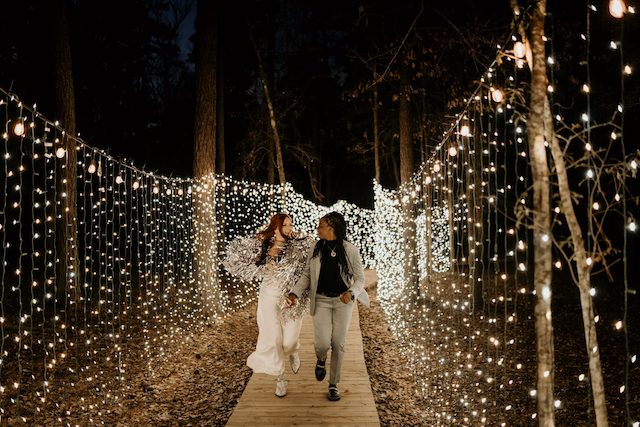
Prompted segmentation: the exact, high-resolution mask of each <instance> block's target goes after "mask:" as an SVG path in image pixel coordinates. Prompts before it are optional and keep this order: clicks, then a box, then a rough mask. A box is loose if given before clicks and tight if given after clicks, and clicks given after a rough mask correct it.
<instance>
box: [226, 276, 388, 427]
mask: <svg viewBox="0 0 640 427" xmlns="http://www.w3.org/2000/svg"><path fill="white" fill-rule="evenodd" d="M374 280H375V276H373V277H372V275H371V273H370V272H367V284H371V283H372V282H373V281H374ZM299 354H300V361H301V366H300V371H299V372H298V374H297V375H294V374H293V373H292V372H291V371H288V372H286V376H287V379H288V380H289V385H288V388H287V395H286V396H285V397H282V398H279V397H277V396H276V395H275V386H276V381H275V377H273V376H270V375H264V374H253V375H252V376H251V379H250V380H249V383H248V384H247V387H246V388H245V390H244V393H243V394H242V396H241V398H240V400H239V401H238V404H237V406H236V408H235V410H234V411H233V414H231V417H230V418H229V421H228V422H227V426H231V427H234V426H256V425H260V426H283V425H296V426H298V425H299V426H305V425H306V426H308V425H331V426H363V427H364V426H379V425H380V420H379V418H378V412H377V409H376V405H375V401H374V399H373V392H372V391H371V383H370V382H369V375H368V373H367V368H366V365H365V363H364V353H363V350H362V333H361V332H360V321H359V313H358V307H355V308H354V311H353V317H352V319H351V324H350V325H349V332H348V336H347V342H346V344H345V357H344V360H343V363H342V374H341V380H340V383H339V384H338V388H339V389H340V394H341V396H342V398H341V399H340V400H339V401H337V402H331V401H329V400H328V399H327V387H328V379H329V369H330V358H331V355H330V354H329V355H328V357H327V377H326V378H325V380H324V381H321V382H318V381H316V379H315V374H314V370H315V362H316V356H315V351H314V349H313V323H312V319H311V317H310V316H309V315H307V316H306V317H305V319H304V321H303V324H302V331H301V333H300V351H299ZM287 369H289V366H288V363H287Z"/></svg>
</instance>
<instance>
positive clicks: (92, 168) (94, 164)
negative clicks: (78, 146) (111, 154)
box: [87, 160, 96, 173]
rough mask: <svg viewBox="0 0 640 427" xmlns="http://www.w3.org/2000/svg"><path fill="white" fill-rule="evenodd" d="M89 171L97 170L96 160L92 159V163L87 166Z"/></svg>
mask: <svg viewBox="0 0 640 427" xmlns="http://www.w3.org/2000/svg"><path fill="white" fill-rule="evenodd" d="M87 172H89V173H95V172H96V162H95V161H93V160H92V161H91V163H90V164H89V167H88V168H87Z"/></svg>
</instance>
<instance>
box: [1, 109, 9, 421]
mask: <svg viewBox="0 0 640 427" xmlns="http://www.w3.org/2000/svg"><path fill="white" fill-rule="evenodd" d="M9 102H10V101H9V99H7V100H6V103H5V100H4V99H0V105H4V106H5V108H4V109H5V114H4V115H3V116H4V117H3V119H4V123H5V126H4V129H3V133H2V145H3V146H4V153H3V160H4V161H3V167H4V170H3V172H4V177H3V178H4V179H3V180H2V181H3V187H4V188H3V192H2V195H0V197H2V212H1V215H2V223H1V228H0V232H1V233H2V264H1V265H0V270H1V273H0V278H1V279H2V290H0V333H1V334H2V336H1V337H0V340H1V341H0V393H1V394H2V395H3V398H4V395H5V393H6V392H7V390H6V388H7V387H9V384H8V383H7V382H5V380H4V375H3V374H4V372H3V371H5V365H6V361H7V357H8V355H9V354H8V351H7V350H6V348H7V347H8V346H9V343H6V344H7V345H6V347H5V341H6V340H7V335H6V333H5V326H4V325H5V322H6V319H7V313H5V306H4V301H5V292H6V289H5V288H6V287H5V286H4V284H5V283H6V277H7V271H6V268H5V266H6V265H7V249H8V247H7V214H6V212H7V205H8V200H7V194H8V192H7V185H8V180H7V177H8V175H9V167H8V164H9V163H8V160H9V147H8V144H9V129H8V125H9V111H8V105H7V104H8V103H9ZM5 384H6V385H5ZM4 414H5V410H4V408H2V415H4Z"/></svg>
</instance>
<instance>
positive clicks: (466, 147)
mask: <svg viewBox="0 0 640 427" xmlns="http://www.w3.org/2000/svg"><path fill="white" fill-rule="evenodd" d="M589 7H590V9H591V10H592V11H593V12H596V11H597V8H594V7H593V6H591V5H590V6H589ZM625 10H626V12H625V13H627V14H628V13H629V10H628V9H625ZM632 12H633V10H632ZM576 36H577V35H576ZM582 37H583V38H585V36H584V35H582ZM547 42H548V43H549V44H551V41H550V40H547ZM611 46H615V47H618V46H620V43H619V42H617V41H614V42H611ZM547 63H548V65H549V66H553V65H555V58H554V57H553V55H550V56H549V58H548V61H547ZM631 69H632V66H631V65H630V64H626V63H624V61H622V60H621V71H620V75H621V76H622V77H623V78H624V76H626V75H629V74H630V72H631ZM528 80H529V73H528V69H527V65H526V49H525V45H524V44H523V43H522V41H521V40H520V39H519V37H518V36H517V35H515V34H514V35H512V36H510V37H509V40H508V42H507V43H505V44H504V45H502V46H498V53H497V59H496V61H495V62H494V63H493V64H492V65H491V66H490V67H489V68H488V69H487V70H486V71H485V72H484V73H483V74H482V76H481V78H480V83H479V84H478V86H477V87H476V89H475V91H474V92H473V94H472V95H471V96H470V97H469V98H468V99H467V100H466V108H465V109H464V110H463V111H462V112H460V113H459V114H457V115H456V119H455V120H454V121H453V123H450V124H449V126H447V128H446V131H445V132H444V133H443V138H442V140H441V142H440V143H439V144H438V146H437V149H436V150H435V151H434V153H433V155H432V156H431V157H430V158H429V159H428V160H427V161H426V162H425V163H423V164H422V165H421V167H420V169H419V170H418V172H417V173H416V174H415V175H414V177H413V179H412V180H411V182H409V183H407V184H405V185H404V186H402V187H400V188H398V189H396V190H388V189H384V188H382V187H381V186H380V185H378V184H374V192H375V209H374V210H375V215H376V224H377V225H376V227H377V230H378V232H377V233H376V257H375V258H376V268H377V272H378V277H379V281H378V296H379V298H380V302H381V305H382V307H383V309H384V310H385V312H386V314H387V318H388V319H389V321H390V324H391V329H392V331H393V332H394V334H395V335H396V336H397V337H398V339H399V342H400V344H401V348H402V350H403V352H404V353H405V355H406V356H407V358H408V359H409V361H410V363H409V366H410V368H411V370H412V371H413V374H414V378H415V380H416V384H417V385H418V387H419V389H420V391H421V393H422V397H423V398H424V399H425V400H424V402H425V407H426V408H431V410H432V412H433V413H432V414H431V415H432V416H433V418H434V419H437V420H438V423H439V424H442V425H513V424H516V425H518V424H523V423H530V422H535V420H536V418H537V415H536V401H535V399H536V390H535V384H536V379H535V378H536V377H535V375H536V374H535V363H536V354H535V344H536V343H535V341H534V317H533V316H534V313H533V300H534V298H535V289H534V287H533V283H531V277H533V275H532V271H530V270H531V269H532V264H531V259H532V253H531V251H530V249H529V248H530V247H531V245H530V239H531V232H530V230H531V225H532V224H531V219H530V218H531V208H532V206H533V203H532V200H531V197H532V195H531V193H530V186H531V178H530V172H529V160H528V152H529V149H528V145H527V127H526V122H527V102H528V101H527V99H528V94H527V90H528ZM623 81H624V80H623ZM585 84H586V83H585ZM548 91H549V94H553V93H554V92H555V91H557V88H556V87H555V82H553V81H552V84H550V85H549V88H548ZM583 91H584V92H585V93H586V94H587V95H588V93H589V91H588V87H587V90H584V89H583ZM621 93H622V94H623V95H624V89H623V88H622V89H621ZM623 111H624V109H623V108H622V104H620V106H618V108H617V113H616V112H613V113H616V114H614V117H615V116H616V115H617V116H619V117H621V118H623V117H624V114H623ZM585 114H586V115H588V112H587V113H584V114H577V115H576V117H575V120H574V118H573V117H572V118H570V119H566V118H563V117H561V116H560V115H557V116H556V117H555V122H556V124H557V126H558V131H559V132H560V135H564V136H566V135H567V134H566V133H564V134H563V133H562V132H565V131H566V129H574V130H575V129H582V128H585V127H586V129H588V130H591V128H592V126H593V123H592V119H591V117H586V116H585ZM600 121H601V123H602V122H606V120H602V118H600ZM600 126H601V127H603V128H607V129H609V130H608V131H606V132H607V135H608V132H612V135H614V136H613V137H612V138H614V139H615V138H616V137H617V138H618V139H620V136H621V135H620V132H621V129H622V128H623V126H621V125H619V124H618V123H616V122H615V121H614V122H613V123H604V124H601V125H600ZM574 133H579V131H576V132H574ZM585 138H586V142H587V144H585V150H586V151H587V153H589V152H593V151H591V150H593V145H594V144H595V143H596V142H595V141H594V140H595V139H596V138H600V139H602V132H600V133H593V134H592V133H591V132H589V133H588V134H586V136H585ZM608 139H609V138H608V137H605V138H604V141H603V146H607V145H608ZM599 152H600V153H603V151H599ZM606 154H609V157H607V155H604V156H602V155H601V156H600V158H599V159H598V160H597V163H598V164H599V165H600V170H601V171H603V170H604V169H605V168H606V167H610V166H611V165H612V164H615V162H616V160H615V155H614V154H616V155H617V154H620V153H619V152H618V151H616V150H613V151H612V152H608V151H607V152H606ZM637 156H638V153H633V154H631V155H626V156H625V155H624V153H622V156H621V158H623V159H625V160H624V161H623V162H622V167H618V168H617V169H615V170H616V171H617V176H618V179H617V180H616V179H615V178H614V179H613V180H611V181H613V184H612V183H609V184H606V183H605V178H604V177H603V176H602V177H600V176H596V173H595V170H596V169H595V168H589V167H586V166H588V165H590V164H593V163H594V161H595V160H594V158H590V157H589V156H585V157H583V159H582V160H583V161H582V162H577V163H576V164H575V165H574V169H575V168H576V167H577V168H578V169H580V168H584V170H585V171H586V172H587V173H589V172H588V171H589V170H591V175H590V176H587V179H590V180H591V183H590V185H588V186H587V185H584V186H583V187H581V188H579V189H576V190H577V191H581V192H583V193H582V194H583V196H584V197H585V199H586V200H588V201H589V207H590V208H594V203H596V202H597V200H595V201H592V199H593V198H594V197H595V198H596V199H598V198H601V197H602V196H603V194H602V191H603V189H604V188H605V187H606V186H607V185H609V186H610V187H615V188H617V189H618V190H617V193H616V195H614V194H610V195H608V196H607V197H608V198H609V199H612V200H610V201H608V202H607V206H611V205H610V204H609V203H612V204H616V203H617V205H618V206H617V209H618V210H620V211H621V212H622V215H623V217H624V218H626V220H625V221H624V223H625V225H626V229H625V233H629V232H633V231H635V220H634V219H633V216H632V215H631V213H630V211H627V210H626V209H627V208H626V207H625V206H626V205H624V203H625V200H631V199H632V198H633V197H635V196H633V191H632V190H631V187H629V186H630V185H632V184H631V183H630V182H629V179H630V177H631V176H633V177H635V176H636V174H635V170H636V168H637V162H638V159H637ZM605 165H606V167H605ZM624 165H626V167H625V166H624ZM602 175H604V173H602ZM614 175H615V174H614ZM624 177H626V183H625V178H624ZM607 179H608V178H607ZM554 180H555V178H554ZM595 181H597V183H596V182H595ZM633 185H637V183H636V184H633ZM594 188H598V189H599V190H598V191H597V192H594V191H593V190H594ZM594 193H595V196H594ZM609 196H610V197H609ZM407 202H411V203H413V205H414V206H416V210H417V212H416V215H415V217H414V221H415V223H416V228H417V230H418V233H417V243H418V244H417V248H416V250H417V252H418V253H417V254H415V255H417V258H418V259H419V260H420V266H419V272H420V287H419V290H418V292H416V290H414V289H413V288H412V287H411V286H409V283H408V279H407V277H406V272H405V271H404V267H403V258H404V256H405V254H407V250H408V248H410V247H411V245H410V244H408V243H406V242H404V239H403V234H402V230H401V229H400V226H399V224H401V223H402V222H401V218H402V215H403V211H402V206H403V204H404V203H407ZM558 203H559V202H558V198H557V197H556V198H555V199H554V205H553V206H552V208H553V210H554V213H555V215H556V217H555V218H556V222H555V223H556V224H557V225H556V228H555V229H554V236H550V239H553V241H554V243H555V244H557V245H560V244H562V242H563V241H566V240H565V239H566V233H567V231H566V228H563V227H562V226H561V224H562V223H563V218H562V217H560V215H559V214H560V213H561V211H560V208H559V206H558ZM602 205H603V203H602V201H601V202H600V206H598V205H595V208H594V209H596V210H598V208H599V207H600V210H602ZM636 208H637V206H636ZM593 217H595V218H598V214H596V215H593ZM589 218H590V219H591V218H592V215H591V213H589ZM600 218H602V216H600ZM593 229H595V230H598V226H596V225H594V226H593ZM600 231H601V230H600ZM595 234H596V235H595V236H593V239H596V240H597V239H600V240H603V239H604V237H603V234H602V233H600V234H599V235H598V234H597V233H595ZM626 241H627V240H626V234H625V246H624V248H620V249H621V251H620V253H615V252H613V253H611V252H610V253H608V254H607V256H609V257H611V261H613V262H615V260H616V258H617V259H618V260H620V259H626V255H627V250H628V249H627V246H626V245H627V244H626ZM389 254H393V256H389ZM593 259H595V255H594V258H593ZM589 260H592V258H589ZM592 262H595V261H592ZM555 268H556V269H558V271H559V270H561V269H563V268H567V266H566V264H565V262H564V261H563V260H562V257H561V255H560V252H559V251H557V252H556V260H555ZM625 271H626V267H625ZM624 285H625V286H624V289H617V290H613V291H612V292H613V293H618V294H620V293H621V292H624V301H625V310H624V318H625V319H626V318H627V317H628V313H627V305H628V297H627V295H630V294H631V292H629V285H628V279H627V278H626V273H625V278H624ZM565 286H570V284H567V285H565ZM571 286H573V285H571ZM592 295H595V288H594V289H592ZM578 304H579V302H578V301H577V300H576V305H578ZM598 318H599V316H597V317H596V321H597V320H598ZM624 326H625V321H623V320H622V319H621V320H619V321H617V322H615V325H614V329H615V330H619V331H623V332H624V331H625V329H626V328H625V327H624ZM624 333H625V334H626V332H624ZM625 337H626V341H625V342H626V348H625V350H624V351H625V353H626V357H625V360H626V368H625V372H624V375H620V376H611V375H609V376H608V377H606V378H605V382H611V383H613V384H617V383H620V386H619V387H617V389H618V390H619V392H620V393H621V394H625V399H626V401H625V403H624V406H625V407H626V416H625V419H626V421H627V423H628V424H630V425H638V416H639V415H640V414H638V413H635V414H634V413H633V412H632V410H631V409H630V404H629V400H630V399H629V393H630V391H629V387H630V376H631V373H632V372H633V369H634V367H636V365H637V356H636V353H637V350H638V349H637V348H635V349H634V348H633V342H630V340H629V338H628V336H627V335H625ZM583 349H584V352H585V353H586V351H587V350H586V348H584V347H583ZM557 363H558V364H562V361H558V362H557ZM582 372H583V373H582V374H580V375H576V377H575V378H572V379H571V380H570V382H575V385H576V387H577V386H578V385H579V384H580V383H581V382H583V381H588V367H587V366H585V367H584V368H583V369H582ZM567 393H571V392H570V391H568V390H560V391H558V392H557V394H558V395H562V396H565V397H567V396H568V394H567ZM573 394H575V393H573ZM589 399H590V395H589V393H587V394H586V395H585V396H584V401H585V402H587V405H586V406H585V407H584V408H582V410H583V411H584V412H585V413H587V412H588V411H589V407H588V402H589ZM555 407H556V408H557V409H558V410H561V409H562V408H563V400H562V399H561V398H559V397H556V400H555ZM617 407H618V408H620V405H619V404H617ZM496 408H499V409H497V410H496ZM574 410H575V409H574ZM579 411H580V410H579Z"/></svg>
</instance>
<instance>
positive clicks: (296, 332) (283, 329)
mask: <svg viewBox="0 0 640 427" xmlns="http://www.w3.org/2000/svg"><path fill="white" fill-rule="evenodd" d="M280 292H281V291H279V290H275V289H273V288H271V287H266V286H265V287H261V288H260V294H259V296H258V311H257V313H256V317H257V320H258V342H257V343H256V350H255V351H254V352H253V353H251V355H250V356H249V357H248V358H247V366H249V367H250V368H251V369H253V372H256V373H260V374H268V375H282V374H284V370H285V360H286V358H287V357H288V356H289V355H290V354H292V353H295V352H297V351H298V348H299V347H300V341H299V337H300V328H301V327H302V318H300V319H298V320H290V321H288V322H286V323H285V322H282V320H281V316H280V312H281V311H282V310H283V309H282V307H280V305H279V302H280V301H281V296H282V295H281V293H280Z"/></svg>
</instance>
